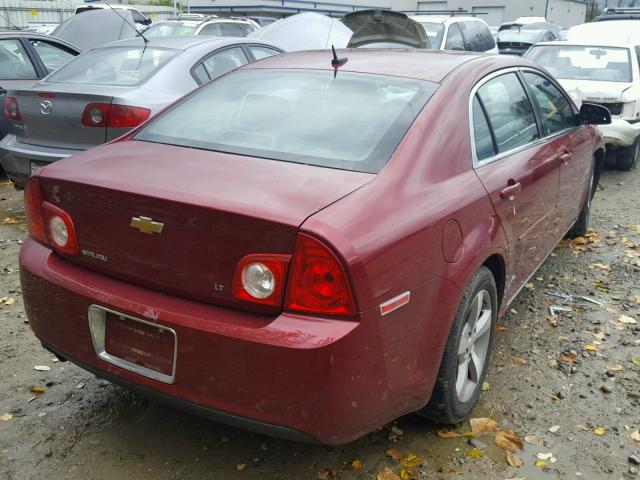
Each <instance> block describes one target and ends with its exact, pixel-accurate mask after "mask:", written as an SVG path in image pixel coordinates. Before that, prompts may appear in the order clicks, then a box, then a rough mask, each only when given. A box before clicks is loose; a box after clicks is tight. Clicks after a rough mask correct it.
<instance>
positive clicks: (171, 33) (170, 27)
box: [144, 23, 196, 38]
mask: <svg viewBox="0 0 640 480" xmlns="http://www.w3.org/2000/svg"><path fill="white" fill-rule="evenodd" d="M195 31H196V27H195V26H192V25H185V24H183V23H159V24H158V25H154V26H153V27H151V28H148V29H147V30H145V32H144V36H145V37H147V38H153V37H180V36H185V35H194V34H195Z"/></svg>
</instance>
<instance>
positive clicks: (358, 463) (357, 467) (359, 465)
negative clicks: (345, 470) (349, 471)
mask: <svg viewBox="0 0 640 480" xmlns="http://www.w3.org/2000/svg"><path fill="white" fill-rule="evenodd" d="M351 468H353V469H354V470H360V469H361V468H362V462H361V461H360V460H359V459H357V458H356V459H355V460H354V461H353V462H351Z"/></svg>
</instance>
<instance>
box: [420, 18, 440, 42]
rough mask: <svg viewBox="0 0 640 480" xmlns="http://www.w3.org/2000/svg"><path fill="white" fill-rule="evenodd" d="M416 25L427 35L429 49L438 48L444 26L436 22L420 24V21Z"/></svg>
mask: <svg viewBox="0 0 640 480" xmlns="http://www.w3.org/2000/svg"><path fill="white" fill-rule="evenodd" d="M418 23H420V25H422V28H424V31H425V32H426V33H427V37H429V43H430V44H431V48H440V44H442V37H443V36H444V25H443V24H441V23H437V22H421V21H420V20H418Z"/></svg>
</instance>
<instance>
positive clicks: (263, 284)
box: [231, 254, 291, 306]
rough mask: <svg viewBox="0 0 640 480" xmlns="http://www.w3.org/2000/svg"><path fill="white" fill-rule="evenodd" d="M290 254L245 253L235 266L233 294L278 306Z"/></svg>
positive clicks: (251, 300) (252, 300)
mask: <svg viewBox="0 0 640 480" xmlns="http://www.w3.org/2000/svg"><path fill="white" fill-rule="evenodd" d="M289 260H291V255H277V254H276V255H260V254H257V255H247V256H246V257H244V258H243V259H242V260H240V263H238V266H237V267H236V272H235V275H234V277H233V284H232V287H231V288H232V291H233V295H234V296H235V297H236V298H239V299H240V300H246V301H248V302H253V303H261V304H264V305H274V306H280V305H281V304H282V294H283V292H284V283H285V280H286V276H287V266H288V265H289Z"/></svg>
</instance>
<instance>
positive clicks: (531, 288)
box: [524, 283, 536, 290]
mask: <svg viewBox="0 0 640 480" xmlns="http://www.w3.org/2000/svg"><path fill="white" fill-rule="evenodd" d="M524 288H526V289H528V290H533V289H534V288H536V287H535V285H534V284H533V283H525V284H524Z"/></svg>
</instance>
